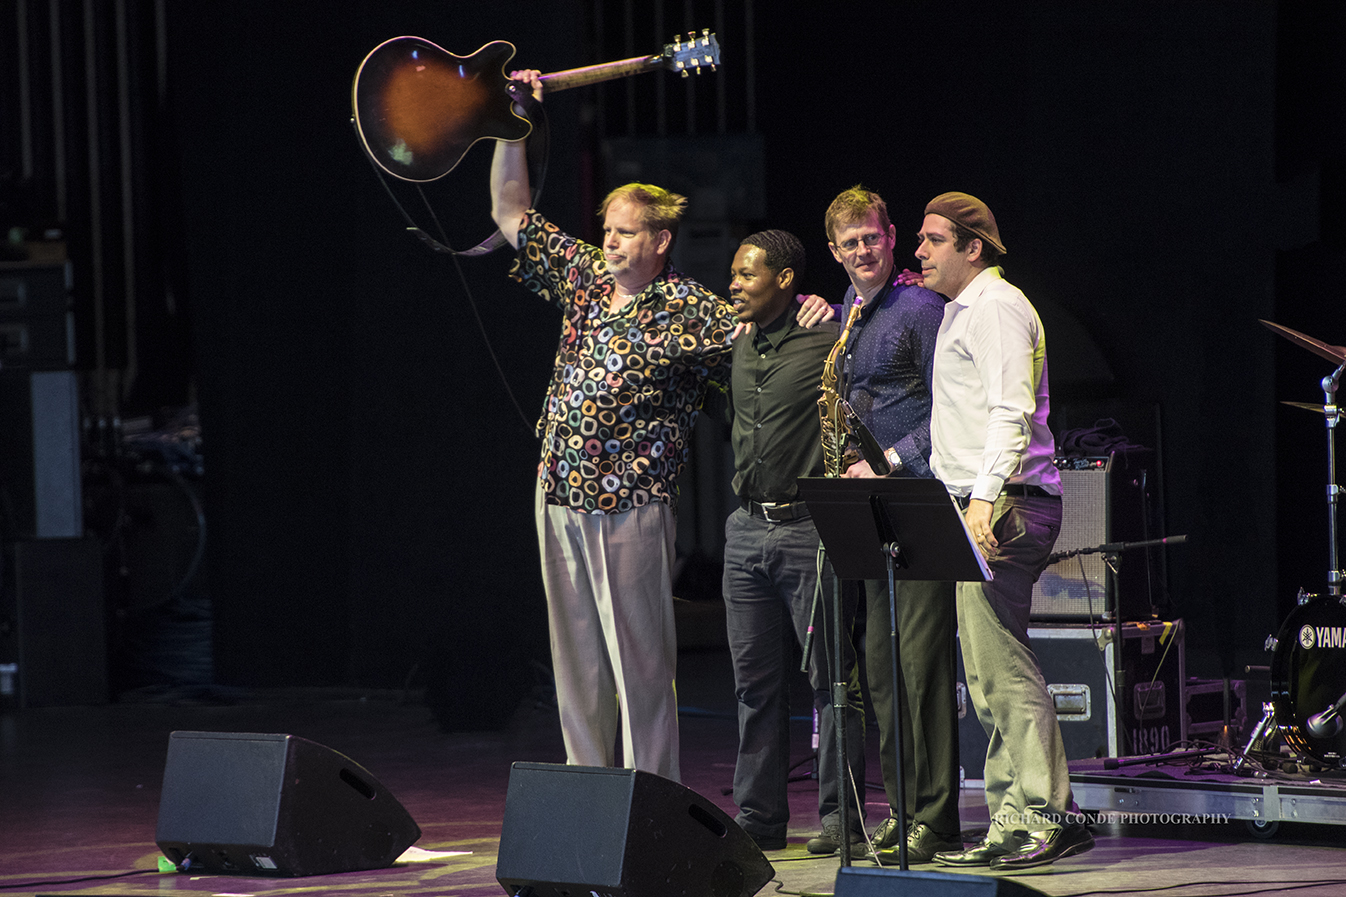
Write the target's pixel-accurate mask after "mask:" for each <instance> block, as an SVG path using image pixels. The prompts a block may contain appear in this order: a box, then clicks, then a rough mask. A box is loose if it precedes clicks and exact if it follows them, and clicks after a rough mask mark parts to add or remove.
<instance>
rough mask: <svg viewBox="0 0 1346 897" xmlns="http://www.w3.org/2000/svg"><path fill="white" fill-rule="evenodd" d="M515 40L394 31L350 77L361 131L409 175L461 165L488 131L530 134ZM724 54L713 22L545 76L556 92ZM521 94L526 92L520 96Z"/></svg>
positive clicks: (429, 177)
mask: <svg viewBox="0 0 1346 897" xmlns="http://www.w3.org/2000/svg"><path fill="white" fill-rule="evenodd" d="M513 57H514V45H513V44H511V43H509V42H508V41H492V42H491V43H489V44H486V45H485V46H483V47H482V48H481V49H479V50H477V52H475V53H473V54H472V55H471V56H456V55H454V54H453V53H450V52H449V51H447V50H445V49H444V48H443V47H440V46H438V45H436V44H433V43H431V42H430V41H428V40H425V39H424V38H420V37H394V38H392V39H391V40H387V41H384V42H383V43H381V44H379V45H378V46H377V47H375V48H374V49H373V50H372V51H370V53H369V55H368V56H366V57H365V59H364V61H363V62H361V63H360V67H359V69H358V70H357V71H356V73H355V83H354V84H353V85H352V87H351V105H352V107H353V109H354V122H355V129H356V132H357V133H358V134H359V136H360V142H361V143H362V144H363V146H364V149H365V152H367V153H368V154H369V157H370V158H371V159H373V160H374V162H375V164H377V165H378V166H379V167H380V168H382V169H383V170H384V171H386V172H388V174H390V175H392V176H393V177H397V178H401V179H402V180H404V181H417V182H425V181H433V180H437V179H439V178H441V177H443V176H444V175H446V174H448V173H449V172H450V171H452V170H453V169H454V168H455V167H456V166H457V165H458V163H459V162H460V161H461V160H462V158H463V156H464V154H466V153H467V151H468V149H470V148H471V146H472V145H473V144H474V143H476V142H477V141H479V140H487V139H497V140H522V139H523V138H525V137H527V136H528V134H529V133H530V132H531V131H532V129H533V126H532V124H531V123H530V122H529V121H528V119H527V118H525V117H523V116H521V115H519V114H518V113H517V112H516V111H515V110H514V102H515V99H516V97H519V95H520V94H521V92H522V90H523V85H520V84H518V83H517V82H514V81H511V80H510V79H509V78H508V77H506V75H505V65H506V64H507V63H508V62H509V61H510V59H512V58H513ZM719 64H720V46H719V44H718V43H717V42H716V40H715V36H714V35H713V34H711V33H710V31H709V30H705V31H702V32H701V35H700V36H697V35H695V34H694V33H689V34H688V36H687V39H686V40H685V41H684V40H682V39H681V38H675V39H674V41H673V43H671V44H666V45H664V51H663V52H662V53H658V54H654V55H650V56H636V57H633V58H631V59H623V60H619V61H617V62H608V63H603V64H601V65H591V66H587V67H585V68H578V69H567V70H566V71H563V72H554V73H552V74H550V75H543V76H542V83H543V86H544V89H545V90H546V91H547V92H548V93H550V92H554V91H557V90H565V89H567V88H570V87H580V86H583V85H585V84H597V83H598V82H600V81H610V80H612V79H614V78H625V77H627V76H628V75H637V74H640V73H642V72H648V71H653V70H655V69H659V68H663V69H668V70H669V71H674V72H680V73H681V74H682V76H683V77H687V75H688V74H689V73H691V72H696V73H697V74H698V75H699V74H700V73H701V70H702V69H706V68H709V69H711V70H714V69H715V67H716V66H717V65H719ZM520 98H522V97H520Z"/></svg>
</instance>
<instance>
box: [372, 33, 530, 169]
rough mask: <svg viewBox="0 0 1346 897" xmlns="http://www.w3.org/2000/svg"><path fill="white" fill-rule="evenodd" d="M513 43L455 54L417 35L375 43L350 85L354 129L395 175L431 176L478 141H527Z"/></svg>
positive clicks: (451, 165) (378, 161) (377, 160)
mask: <svg viewBox="0 0 1346 897" xmlns="http://www.w3.org/2000/svg"><path fill="white" fill-rule="evenodd" d="M513 57H514V45H513V44H511V43H509V42H507V41H492V42H491V43H489V44H486V45H485V46H483V47H482V48H481V49H479V50H477V52H475V53H473V54H472V55H471V56H456V55H454V54H453V53H450V52H449V51H447V50H445V49H444V48H442V47H440V46H438V45H436V44H433V43H431V42H430V41H428V40H425V39H423V38H419V37H395V38H392V39H391V40H387V41H384V42H383V43H381V44H379V45H378V46H377V47H375V48H374V49H373V50H372V51H371V52H370V53H369V55H368V56H366V57H365V60H364V62H362V63H361V64H360V68H359V70H358V71H356V73H355V83H354V84H353V85H352V88H351V105H352V107H353V109H354V115H355V128H356V131H357V133H358V134H359V135H360V141H361V142H362V143H363V144H364V148H365V152H367V153H369V157H370V158H371V159H373V160H374V162H375V163H376V164H377V165H378V166H379V167H380V168H382V169H383V170H384V171H386V172H388V174H391V175H392V176H393V177H396V178H401V179H402V180H404V181H418V182H425V181H433V180H437V179H439V178H442V177H443V176H444V175H446V174H448V173H449V172H450V171H452V170H453V169H454V168H455V167H456V166H457V165H458V163H459V161H461V160H462V158H463V156H464V154H466V153H467V151H468V149H470V148H471V146H472V144H474V143H476V142H477V141H479V140H487V139H499V140H522V139H523V138H524V137H527V136H528V134H529V132H530V131H531V130H532V125H531V124H529V122H528V120H527V119H526V118H523V117H521V116H520V115H518V114H517V113H516V112H515V111H514V100H513V98H512V97H511V96H510V94H509V92H508V86H509V84H510V83H511V82H510V80H509V79H508V78H507V77H506V76H505V65H506V63H508V62H509V61H510V59H512V58H513Z"/></svg>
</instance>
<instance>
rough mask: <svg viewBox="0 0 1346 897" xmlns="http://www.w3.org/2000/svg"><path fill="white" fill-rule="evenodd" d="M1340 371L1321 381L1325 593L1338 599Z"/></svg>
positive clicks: (1339, 593)
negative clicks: (1324, 453) (1324, 426)
mask: <svg viewBox="0 0 1346 897" xmlns="http://www.w3.org/2000/svg"><path fill="white" fill-rule="evenodd" d="M1343 371H1346V364H1343V365H1342V366H1341V367H1339V368H1337V369H1336V370H1335V371H1333V372H1332V374H1331V375H1330V376H1327V377H1324V378H1323V382H1322V387H1323V419H1324V420H1325V421H1326V422H1327V537H1328V544H1327V560H1328V570H1327V590H1328V593H1329V594H1331V595H1332V596H1333V597H1335V598H1337V599H1338V600H1340V599H1341V566H1340V565H1339V564H1338V562H1337V496H1338V495H1340V494H1341V487H1340V486H1338V485H1337V455H1336V430H1337V421H1338V420H1340V419H1341V414H1340V409H1338V408H1337V402H1336V393H1337V384H1338V383H1339V382H1340V381H1341V374H1342V372H1343Z"/></svg>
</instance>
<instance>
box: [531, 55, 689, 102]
mask: <svg viewBox="0 0 1346 897" xmlns="http://www.w3.org/2000/svg"><path fill="white" fill-rule="evenodd" d="M663 65H664V57H662V56H660V55H659V54H657V53H656V54H654V55H651V56H633V57H632V58H630V59H619V60H618V61H616V62H604V63H600V64H599V65H586V66H584V67H583V68H578V69H566V70H565V71H562V72H552V73H551V74H550V75H543V76H542V84H543V87H544V89H545V90H547V91H548V92H552V93H554V92H555V91H558V90H568V89H570V88H572V87H583V86H584V85H586V84H598V83H600V82H602V81H613V80H615V79H617V78H625V77H627V76H629V75H639V74H643V73H644V72H650V71H654V70H655V69H657V68H662V67H663Z"/></svg>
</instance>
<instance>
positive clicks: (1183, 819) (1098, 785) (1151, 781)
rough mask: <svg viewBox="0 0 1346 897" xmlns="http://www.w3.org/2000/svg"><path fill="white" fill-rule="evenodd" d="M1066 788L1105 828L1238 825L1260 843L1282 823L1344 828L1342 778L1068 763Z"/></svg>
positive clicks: (1177, 765)
mask: <svg viewBox="0 0 1346 897" xmlns="http://www.w3.org/2000/svg"><path fill="white" fill-rule="evenodd" d="M1124 759H1126V760H1129V761H1134V760H1136V759H1138V758H1134V757H1127V758H1124ZM1219 759H1220V758H1219V757H1218V756H1217V757H1213V758H1211V760H1212V761H1213V762H1218V761H1219ZM1114 762H1115V761H1114ZM1070 784H1071V788H1072V790H1073V791H1074V795H1075V802H1076V803H1077V804H1078V805H1079V808H1080V810H1081V812H1083V813H1086V814H1091V815H1092V814H1098V815H1100V816H1102V817H1103V818H1105V819H1107V820H1109V821H1117V822H1123V823H1125V822H1138V823H1163V824H1169V823H1197V822H1220V821H1232V820H1236V819H1237V820H1243V821H1244V822H1245V823H1247V824H1248V829H1249V830H1250V831H1251V832H1252V833H1253V834H1255V835H1257V836H1259V837H1271V836H1272V835H1273V834H1274V833H1275V830H1276V828H1277V827H1279V824H1280V823H1281V822H1310V823H1325V824H1329V825H1346V779H1341V780H1340V781H1323V780H1322V779H1321V778H1318V777H1315V776H1313V775H1309V774H1303V773H1281V772H1266V771H1263V770H1257V771H1256V772H1255V773H1254V774H1253V775H1251V776H1238V775H1233V774H1230V773H1223V772H1210V771H1206V770H1197V769H1195V768H1194V767H1193V766H1192V765H1191V764H1190V762H1170V763H1168V764H1164V763H1162V762H1160V761H1158V760H1156V762H1155V764H1154V765H1149V764H1145V765H1135V766H1126V767H1122V768H1120V769H1105V768H1104V761H1103V760H1073V761H1071V762H1070Z"/></svg>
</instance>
